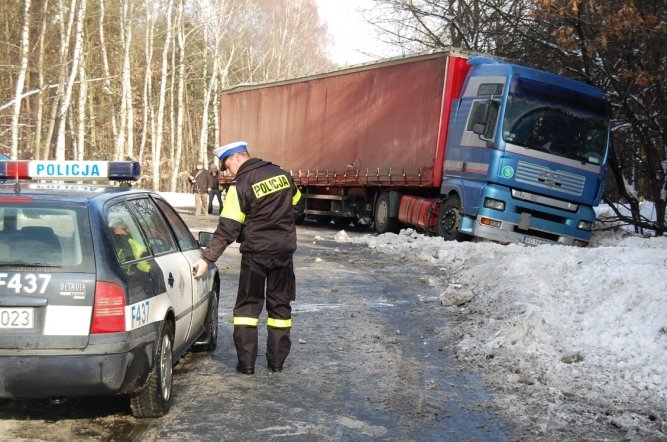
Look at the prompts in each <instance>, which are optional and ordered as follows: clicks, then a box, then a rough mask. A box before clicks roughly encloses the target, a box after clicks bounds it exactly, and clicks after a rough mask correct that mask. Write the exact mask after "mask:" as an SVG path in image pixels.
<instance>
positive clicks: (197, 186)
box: [189, 160, 211, 216]
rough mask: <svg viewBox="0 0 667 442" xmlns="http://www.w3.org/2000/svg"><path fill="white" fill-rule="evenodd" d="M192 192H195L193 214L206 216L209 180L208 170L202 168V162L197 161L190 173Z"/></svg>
mask: <svg viewBox="0 0 667 442" xmlns="http://www.w3.org/2000/svg"><path fill="white" fill-rule="evenodd" d="M189 178H190V183H192V192H193V193H194V194H195V216H206V215H207V213H208V192H209V191H210V190H211V188H210V180H209V178H208V172H207V171H206V170H204V162H203V161H202V160H199V161H197V167H196V168H195V170H193V171H192V172H191V173H190V177H189Z"/></svg>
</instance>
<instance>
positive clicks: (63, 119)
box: [55, 0, 86, 161]
mask: <svg viewBox="0 0 667 442" xmlns="http://www.w3.org/2000/svg"><path fill="white" fill-rule="evenodd" d="M72 4H73V7H74V9H76V0H73V1H72ZM85 16H86V0H80V4H79V6H78V13H77V16H76V17H77V18H76V33H75V36H74V38H75V39H74V50H73V55H72V67H71V68H70V73H69V78H68V80H67V84H66V85H65V91H64V95H63V99H62V101H61V102H60V110H59V111H58V114H59V117H60V121H59V126H58V138H57V141H56V154H55V158H56V160H58V161H63V160H65V130H66V128H67V113H68V112H69V111H70V102H71V99H72V89H73V88H74V81H75V79H76V77H77V75H78V73H79V72H78V69H79V58H80V57H79V54H80V52H81V49H82V48H81V46H82V45H83V25H84V18H85Z"/></svg>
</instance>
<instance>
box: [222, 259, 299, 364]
mask: <svg viewBox="0 0 667 442" xmlns="http://www.w3.org/2000/svg"><path fill="white" fill-rule="evenodd" d="M265 296H266V310H267V312H268V319H267V342H266V361H267V363H268V365H270V366H272V367H282V366H283V362H284V361H285V358H286V357H287V355H288V354H289V352H290V348H291V346H292V343H291V341H290V328H291V326H292V319H291V318H292V308H291V306H290V302H291V301H293V300H294V299H295V297H296V285H295V279H294V268H293V265H292V255H291V254H289V255H287V256H278V257H276V256H273V257H271V256H268V257H267V256H261V255H254V256H251V255H248V254H243V256H242V258H241V275H240V277H239V291H238V295H237V297H236V305H235V306H234V344H235V345H236V355H237V356H238V359H239V363H240V364H241V365H243V366H245V367H252V366H254V365H255V360H256V359H257V345H258V344H257V325H258V318H259V315H260V314H261V312H262V307H263V305H264V299H265Z"/></svg>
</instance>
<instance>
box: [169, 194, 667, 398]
mask: <svg viewBox="0 0 667 442" xmlns="http://www.w3.org/2000/svg"><path fill="white" fill-rule="evenodd" d="M167 195H172V196H167ZM178 195H184V196H182V197H181V196H178ZM165 196H166V198H167V199H168V200H169V201H170V202H172V204H174V205H175V206H176V207H179V206H180V207H191V206H192V204H193V203H192V195H190V194H165ZM646 207H648V208H649V212H650V206H648V205H646ZM596 212H597V214H598V218H600V217H602V216H604V215H611V211H610V210H609V208H608V207H606V206H604V205H603V206H600V207H597V208H596ZM598 227H599V226H596V228H598ZM212 228H214V226H212ZM324 235H327V237H326V238H324V237H323V238H322V239H323V240H329V241H331V240H334V241H337V242H338V243H341V244H342V243H348V242H349V243H356V244H362V245H366V246H367V247H370V248H372V249H374V250H376V251H378V252H380V253H383V254H386V255H389V256H395V257H397V258H400V259H396V262H401V265H406V266H412V267H413V268H414V272H415V274H417V275H419V274H420V273H421V275H422V276H421V278H422V280H424V281H428V283H429V284H430V285H432V286H434V287H437V288H439V289H440V292H441V293H440V296H439V298H440V302H441V304H442V305H443V306H445V307H446V308H448V309H454V310H456V309H459V310H460V312H461V313H465V311H466V309H471V310H474V312H475V313H476V314H477V315H482V317H483V318H484V319H483V320H480V321H477V322H475V323H471V324H466V321H463V323H462V325H459V326H461V327H464V329H463V331H462V334H463V335H464V338H463V339H462V340H461V341H460V342H459V343H458V344H457V347H456V351H457V357H458V358H459V359H461V358H464V359H469V360H475V359H481V360H485V358H486V359H488V358H487V355H489V354H497V355H499V356H498V357H497V358H496V359H498V360H501V359H502V358H503V356H504V357H505V358H512V359H513V360H515V361H516V362H515V364H516V367H518V368H517V370H518V371H520V372H521V375H522V376H525V377H526V378H528V379H529V381H531V382H532V381H535V382H537V380H538V379H539V383H541V384H544V385H545V391H547V390H548V391H549V394H552V393H553V392H558V393H561V395H562V396H567V395H568V394H572V392H573V391H575V392H581V391H584V392H586V394H587V395H588V397H590V398H592V400H596V399H599V400H601V401H603V402H607V401H608V402H609V403H611V402H614V401H623V402H625V401H629V402H631V403H632V402H637V401H639V402H640V403H655V404H656V405H655V406H664V404H665V403H667V351H666V350H667V237H659V238H655V237H653V238H644V237H641V236H635V235H630V234H629V233H628V232H627V231H626V230H624V229H622V228H616V229H613V230H605V231H602V230H599V231H596V232H594V234H593V238H592V240H591V245H590V246H589V247H586V248H578V247H570V246H557V245H541V246H525V245H519V244H510V245H499V244H495V243H490V242H447V241H443V240H442V239H441V238H438V237H426V236H424V235H421V234H419V233H416V232H415V231H414V230H412V229H405V230H402V231H401V233H400V234H391V233H388V234H383V235H375V234H372V233H368V234H358V233H354V234H350V233H348V232H346V231H345V230H341V231H337V230H335V229H333V228H332V229H331V232H330V234H325V233H323V234H322V236H324ZM424 262H427V263H431V264H435V265H436V266H437V267H438V268H439V269H440V270H441V272H440V273H439V274H429V273H427V272H426V271H425V270H424V265H423V263H424ZM452 279H453V281H452ZM498 376H512V373H509V374H508V370H500V369H499V370H498ZM508 382H510V380H508ZM659 404H662V405H659Z"/></svg>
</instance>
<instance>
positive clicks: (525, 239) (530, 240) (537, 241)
mask: <svg viewBox="0 0 667 442" xmlns="http://www.w3.org/2000/svg"><path fill="white" fill-rule="evenodd" d="M523 242H524V243H525V244H528V245H531V246H539V245H541V244H549V241H545V240H543V239H537V238H533V237H532V236H524V237H523Z"/></svg>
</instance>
